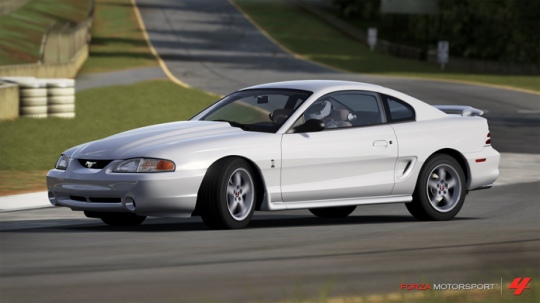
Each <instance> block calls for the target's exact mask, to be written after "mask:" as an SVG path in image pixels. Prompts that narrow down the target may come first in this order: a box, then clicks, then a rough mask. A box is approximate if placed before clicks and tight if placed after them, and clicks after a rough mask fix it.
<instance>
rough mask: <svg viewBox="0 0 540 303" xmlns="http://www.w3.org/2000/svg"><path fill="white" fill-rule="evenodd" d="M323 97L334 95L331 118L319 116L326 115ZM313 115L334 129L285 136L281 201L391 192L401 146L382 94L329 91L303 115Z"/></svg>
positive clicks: (329, 98)
mask: <svg viewBox="0 0 540 303" xmlns="http://www.w3.org/2000/svg"><path fill="white" fill-rule="evenodd" d="M324 100H330V101H329V102H330V103H331V114H330V115H331V116H333V119H329V118H328V117H321V116H320V115H323V114H326V112H325V107H327V103H323V102H324ZM321 103H323V104H321ZM325 104H326V105H325ZM311 109H314V110H311ZM311 113H314V114H313V115H311ZM317 114H319V116H317ZM310 115H311V116H310ZM314 117H316V118H320V119H319V120H321V121H323V122H325V124H326V125H327V126H330V127H332V128H326V129H324V130H323V131H319V132H305V133H286V134H284V135H283V137H282V160H283V161H282V173H281V192H282V198H283V201H284V202H302V201H314V200H331V199H350V198H363V197H375V196H384V195H389V194H390V193H391V192H392V188H393V186H394V167H395V162H396V158H397V153H398V146H397V140H396V137H395V133H394V130H393V129H392V128H391V127H390V126H389V125H387V124H386V123H385V122H386V120H385V117H384V111H383V107H382V104H381V101H380V100H379V97H378V95H377V94H374V93H370V92H362V91H346V92H339V93H332V94H329V95H326V96H324V97H322V98H320V99H319V100H317V101H315V102H314V103H313V104H312V105H311V106H310V107H309V108H308V109H307V110H306V112H305V113H304V115H303V119H304V120H309V119H310V118H314Z"/></svg>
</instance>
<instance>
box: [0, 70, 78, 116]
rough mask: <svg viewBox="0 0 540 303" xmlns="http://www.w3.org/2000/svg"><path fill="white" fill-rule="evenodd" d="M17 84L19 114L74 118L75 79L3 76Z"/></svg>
mask: <svg viewBox="0 0 540 303" xmlns="http://www.w3.org/2000/svg"><path fill="white" fill-rule="evenodd" d="M0 79H2V80H4V81H7V82H11V83H16V84H18V85H19V96H20V100H19V101H20V102H19V104H20V111H19V116H21V117H31V118H47V117H59V118H74V117H75V80H73V79H37V78H34V77H4V78H0Z"/></svg>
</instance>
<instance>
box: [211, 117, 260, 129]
mask: <svg viewBox="0 0 540 303" xmlns="http://www.w3.org/2000/svg"><path fill="white" fill-rule="evenodd" d="M212 121H216V122H227V123H229V124H230V125H231V126H232V127H238V128H241V129H242V130H251V127H249V126H248V125H245V124H242V123H238V122H234V121H229V120H223V119H217V120H212Z"/></svg>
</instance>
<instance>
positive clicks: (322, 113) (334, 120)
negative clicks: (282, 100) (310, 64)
mask: <svg viewBox="0 0 540 303" xmlns="http://www.w3.org/2000/svg"><path fill="white" fill-rule="evenodd" d="M310 119H317V120H321V121H323V122H324V124H325V125H326V128H343V127H353V126H364V125H372V124H379V123H382V122H383V115H382V110H381V106H380V102H379V100H378V95H377V94H374V93H369V92H360V91H346V92H339V93H332V94H328V95H326V96H324V97H322V98H320V99H319V100H317V101H315V102H314V103H313V104H312V105H311V106H310V107H309V108H308V109H307V110H306V111H305V112H304V120H305V121H307V120H310Z"/></svg>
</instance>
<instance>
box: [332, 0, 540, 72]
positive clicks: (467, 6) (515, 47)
mask: <svg viewBox="0 0 540 303" xmlns="http://www.w3.org/2000/svg"><path fill="white" fill-rule="evenodd" d="M333 2H334V4H335V5H336V6H337V7H338V8H339V10H340V11H341V13H342V14H343V15H344V16H345V17H348V18H351V19H362V20H363V21H364V22H365V21H369V22H371V23H372V24H374V25H376V26H377V27H378V28H379V34H380V36H381V37H383V38H385V39H388V40H390V41H393V42H398V43H408V44H411V45H415V46H417V45H422V46H423V47H427V46H428V45H434V44H435V43H436V42H437V41H438V40H448V41H450V52H451V54H452V55H455V56H458V57H465V58H475V59H487V60H499V61H505V62H514V63H533V64H538V63H539V62H540V1H538V0H489V1H478V0H439V8H440V15H433V16H429V15H406V14H401V15H400V14H382V13H381V12H380V10H379V9H378V8H379V7H380V2H381V0H333Z"/></svg>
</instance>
